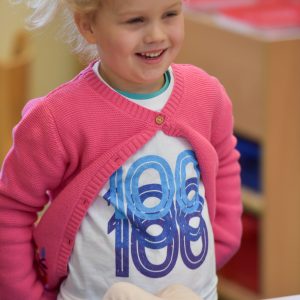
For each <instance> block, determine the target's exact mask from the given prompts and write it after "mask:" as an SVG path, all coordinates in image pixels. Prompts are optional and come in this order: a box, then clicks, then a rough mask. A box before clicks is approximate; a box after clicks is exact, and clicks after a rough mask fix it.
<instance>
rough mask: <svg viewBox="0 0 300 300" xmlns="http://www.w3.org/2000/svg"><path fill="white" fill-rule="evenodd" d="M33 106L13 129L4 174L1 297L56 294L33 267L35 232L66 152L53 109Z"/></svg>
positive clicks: (0, 183) (35, 298) (0, 189)
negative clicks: (46, 288) (39, 216)
mask: <svg viewBox="0 0 300 300" xmlns="http://www.w3.org/2000/svg"><path fill="white" fill-rule="evenodd" d="M35 102H40V101H35ZM31 106H33V105H31V104H29V105H28V106H27V107H26V110H27V113H26V114H25V115H24V116H23V118H22V120H21V122H20V123H19V124H18V125H17V126H16V128H15V129H14V144H13V147H12V149H11V150H10V152H9V153H8V155H7V157H6V159H5V161H4V164H3V167H2V170H1V174H0V175H1V177H0V295H1V297H0V298H1V300H11V299H22V300H40V299H54V298H55V296H54V295H52V294H51V293H49V292H46V291H45V290H44V286H43V284H42V282H41V281H40V280H39V277H38V275H37V272H36V270H35V268H34V263H33V262H34V256H35V250H34V246H33V242H32V231H33V227H34V223H35V221H36V219H37V212H38V211H40V210H41V209H42V208H43V206H44V205H45V204H46V203H47V202H48V197H47V191H51V190H53V189H55V188H56V187H57V186H58V185H59V182H60V181H61V178H62V176H63V174H64V172H65V166H66V154H65V151H64V148H63V146H62V143H61V140H60V137H59V135H58V132H57V128H56V125H55V122H54V120H53V118H52V115H51V113H50V111H49V110H48V109H47V107H46V106H45V105H43V104H42V102H41V103H35V105H34V107H31Z"/></svg>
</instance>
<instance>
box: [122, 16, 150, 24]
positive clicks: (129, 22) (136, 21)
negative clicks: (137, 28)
mask: <svg viewBox="0 0 300 300" xmlns="http://www.w3.org/2000/svg"><path fill="white" fill-rule="evenodd" d="M144 21H145V19H144V18H143V17H136V18H132V19H129V20H127V21H126V23H127V24H138V23H143V22H144Z"/></svg>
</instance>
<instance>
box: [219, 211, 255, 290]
mask: <svg viewBox="0 0 300 300" xmlns="http://www.w3.org/2000/svg"><path fill="white" fill-rule="evenodd" d="M242 220H243V237H242V242H241V247H240V249H239V251H238V252H237V254H236V255H235V256H234V257H233V258H232V259H231V261H230V262H229V263H228V264H227V265H225V266H224V267H223V268H222V269H221V270H220V271H219V275H221V276H222V277H224V278H227V279H230V280H232V281H234V282H236V283H238V284H240V285H242V286H244V287H246V288H248V289H250V290H252V291H253V292H256V293H259V292H260V274H259V266H260V261H259V219H257V218H256V217H255V216H252V215H248V214H244V215H243V219H242Z"/></svg>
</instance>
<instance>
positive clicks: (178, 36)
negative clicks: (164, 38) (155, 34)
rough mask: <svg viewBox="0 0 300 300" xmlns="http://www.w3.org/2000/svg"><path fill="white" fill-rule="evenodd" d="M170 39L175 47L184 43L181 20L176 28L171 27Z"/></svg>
mask: <svg viewBox="0 0 300 300" xmlns="http://www.w3.org/2000/svg"><path fill="white" fill-rule="evenodd" d="M173 28H174V29H173V30H172V32H171V33H170V34H171V38H172V40H173V42H174V44H176V46H178V47H180V46H181V45H182V43H183V41H184V22H183V20H179V21H178V23H177V24H176V26H174V27H173Z"/></svg>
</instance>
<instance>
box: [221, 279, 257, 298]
mask: <svg viewBox="0 0 300 300" xmlns="http://www.w3.org/2000/svg"><path fill="white" fill-rule="evenodd" d="M218 290H219V296H220V298H222V300H223V299H224V300H258V299H261V297H260V296H259V295H257V294H255V293H253V292H252V291H250V290H248V289H246V288H244V287H242V286H241V285H239V284H236V283H235V282H234V281H231V280H228V279H225V278H222V277H219V283H218Z"/></svg>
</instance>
